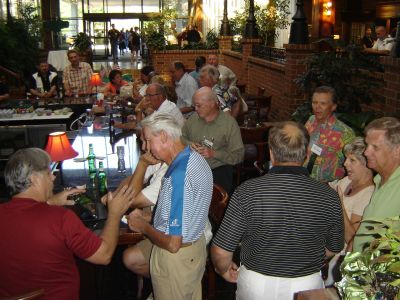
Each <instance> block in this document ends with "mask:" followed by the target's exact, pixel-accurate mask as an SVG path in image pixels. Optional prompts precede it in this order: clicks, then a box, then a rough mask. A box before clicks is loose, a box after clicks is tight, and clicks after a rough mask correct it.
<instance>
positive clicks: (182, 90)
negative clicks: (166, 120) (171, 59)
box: [175, 73, 199, 117]
mask: <svg viewBox="0 0 400 300" xmlns="http://www.w3.org/2000/svg"><path fill="white" fill-rule="evenodd" d="M198 88H199V87H198V85H197V82H196V80H195V79H194V78H193V77H192V76H190V75H189V74H188V73H185V74H183V76H182V78H181V79H180V80H179V81H177V82H175V92H176V95H177V96H178V100H177V101H176V106H178V108H183V107H192V106H193V104H192V97H193V94H194V93H195V92H196V90H197V89H198ZM192 113H193V112H189V113H186V114H185V117H189V116H190V115H191V114H192Z"/></svg>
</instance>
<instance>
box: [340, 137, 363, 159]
mask: <svg viewBox="0 0 400 300" xmlns="http://www.w3.org/2000/svg"><path fill="white" fill-rule="evenodd" d="M366 148H367V145H366V144H365V142H364V138H362V137H356V138H354V140H353V141H351V142H350V143H348V144H346V145H345V146H344V147H343V153H344V154H345V155H346V156H348V155H350V154H353V155H354V156H355V157H356V158H357V159H358V160H359V161H360V162H362V163H363V164H364V165H366V164H367V159H366V157H365V156H364V151H365V149H366Z"/></svg>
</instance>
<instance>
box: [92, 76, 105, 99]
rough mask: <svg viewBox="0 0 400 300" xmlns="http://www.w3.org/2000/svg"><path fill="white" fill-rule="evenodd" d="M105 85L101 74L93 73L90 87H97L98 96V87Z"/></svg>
mask: <svg viewBox="0 0 400 300" xmlns="http://www.w3.org/2000/svg"><path fill="white" fill-rule="evenodd" d="M102 84H103V80H102V79H101V77H100V74H99V73H93V75H92V77H91V78H90V85H91V86H95V87H96V94H97V87H98V86H101V85H102Z"/></svg>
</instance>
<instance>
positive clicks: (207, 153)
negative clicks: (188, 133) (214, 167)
mask: <svg viewBox="0 0 400 300" xmlns="http://www.w3.org/2000/svg"><path fill="white" fill-rule="evenodd" d="M192 145H193V144H192ZM192 149H194V150H195V151H196V152H198V153H199V154H200V155H201V156H203V157H204V158H212V157H214V156H215V151H214V150H213V149H211V148H208V147H204V146H197V145H196V148H194V147H193V146H192Z"/></svg>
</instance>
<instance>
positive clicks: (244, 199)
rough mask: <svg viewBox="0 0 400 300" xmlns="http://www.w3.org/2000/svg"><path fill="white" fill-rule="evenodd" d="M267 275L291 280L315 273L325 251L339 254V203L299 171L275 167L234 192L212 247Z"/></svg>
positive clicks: (341, 237) (341, 235)
mask: <svg viewBox="0 0 400 300" xmlns="http://www.w3.org/2000/svg"><path fill="white" fill-rule="evenodd" d="M240 242H241V243H242V248H241V254H240V257H241V263H242V264H244V265H245V267H246V268H247V269H249V270H252V271H255V272H258V273H260V274H263V275H267V276H274V277H286V278H295V277H301V276H307V275H310V274H313V273H316V272H318V271H319V270H320V269H321V266H322V264H323V261H324V257H325V248H327V249H328V250H330V251H332V252H340V251H341V250H342V248H343V246H344V225H343V214H342V208H341V204H340V199H339V197H338V195H337V193H336V192H335V191H334V190H333V189H331V188H330V187H329V186H327V185H325V184H323V183H320V182H317V181H315V180H314V179H312V178H310V177H309V176H308V172H307V170H306V169H305V168H303V167H295V166H290V167H289V166H279V167H273V168H272V169H271V170H270V172H269V173H268V174H266V175H264V176H262V177H258V178H255V179H252V180H248V181H246V182H245V183H243V184H242V185H241V186H240V187H238V188H237V189H236V191H235V192H234V194H233V196H232V198H231V200H230V202H229V206H228V208H227V211H226V213H225V217H224V219H223V222H222V224H221V226H220V228H219V230H218V232H217V235H216V237H215V239H214V244H215V245H217V246H219V247H221V248H223V249H225V250H226V251H229V252H233V251H234V250H235V248H236V246H237V245H238V244H239V243H240Z"/></svg>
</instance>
